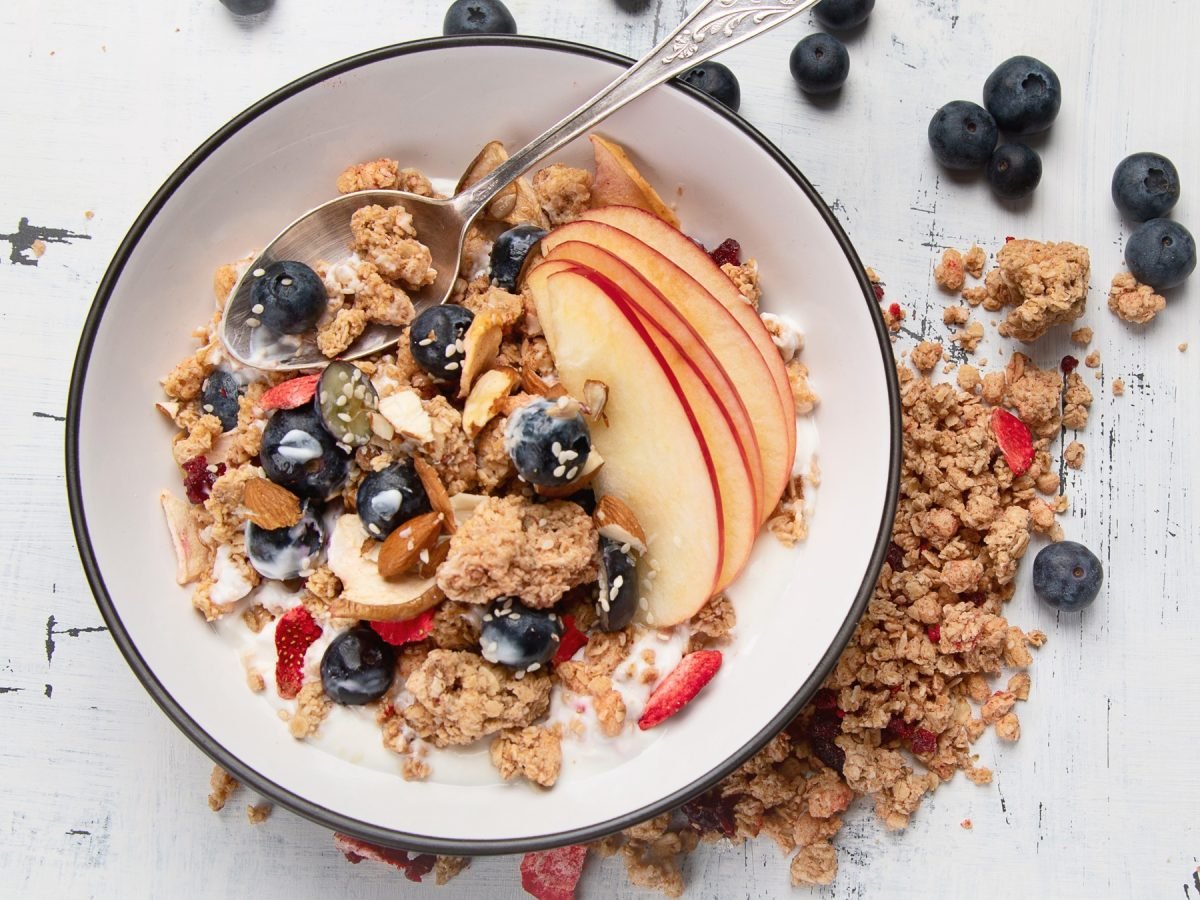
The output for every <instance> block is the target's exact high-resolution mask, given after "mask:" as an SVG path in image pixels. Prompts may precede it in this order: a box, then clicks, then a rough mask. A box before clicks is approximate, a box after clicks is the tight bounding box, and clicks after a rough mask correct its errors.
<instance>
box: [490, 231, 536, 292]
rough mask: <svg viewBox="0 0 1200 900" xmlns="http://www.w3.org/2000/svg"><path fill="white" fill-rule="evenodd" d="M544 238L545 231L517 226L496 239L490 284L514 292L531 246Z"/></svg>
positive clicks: (493, 246)
mask: <svg viewBox="0 0 1200 900" xmlns="http://www.w3.org/2000/svg"><path fill="white" fill-rule="evenodd" d="M545 236H546V232H545V229H542V228H538V227H537V226H536V225H518V226H517V227H516V228H510V229H508V231H506V232H504V233H503V234H501V235H500V236H499V237H498V238H496V241H495V243H493V244H492V283H493V284H494V285H496V287H498V288H501V289H503V290H506V291H512V292H515V291H516V290H517V279H518V278H519V277H520V275H521V267H522V266H523V265H525V257H527V256H528V255H529V251H530V250H532V249H533V245H534V244H536V243H537V242H538V241H540V240H541V239H542V238H543V237H545Z"/></svg>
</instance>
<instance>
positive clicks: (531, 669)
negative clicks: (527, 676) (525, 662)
mask: <svg viewBox="0 0 1200 900" xmlns="http://www.w3.org/2000/svg"><path fill="white" fill-rule="evenodd" d="M541 667H542V664H541V663H534V664H533V665H531V666H530V667H529V668H528V669H526V670H525V671H526V672H536V671H537V670H538V669H540V668H541Z"/></svg>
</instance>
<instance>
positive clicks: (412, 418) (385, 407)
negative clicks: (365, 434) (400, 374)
mask: <svg viewBox="0 0 1200 900" xmlns="http://www.w3.org/2000/svg"><path fill="white" fill-rule="evenodd" d="M379 412H380V413H382V415H383V417H384V418H385V419H387V420H388V422H389V423H390V424H391V426H392V427H393V428H394V429H396V433H398V434H400V435H401V436H403V437H406V438H409V439H410V440H414V441H416V442H417V443H418V444H428V443H429V442H430V441H432V440H433V420H432V419H431V418H430V417H429V413H428V412H426V410H425V405H424V404H423V403H422V402H421V395H420V394H418V393H417V392H416V391H414V390H403V391H397V392H396V393H394V394H390V395H388V396H387V397H384V398H383V399H382V400H380V401H379Z"/></svg>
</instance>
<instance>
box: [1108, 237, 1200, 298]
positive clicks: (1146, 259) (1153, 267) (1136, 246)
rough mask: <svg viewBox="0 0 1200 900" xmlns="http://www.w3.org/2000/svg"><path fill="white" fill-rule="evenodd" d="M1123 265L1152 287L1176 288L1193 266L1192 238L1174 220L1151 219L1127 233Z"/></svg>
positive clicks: (1161, 288) (1193, 249) (1194, 257)
mask: <svg viewBox="0 0 1200 900" xmlns="http://www.w3.org/2000/svg"><path fill="white" fill-rule="evenodd" d="M1125 265H1127V266H1129V271H1130V272H1132V273H1133V277H1134V278H1136V279H1137V280H1138V281H1140V282H1141V283H1142V284H1148V285H1150V286H1151V287H1152V288H1154V289H1155V290H1159V291H1163V290H1166V289H1167V288H1173V287H1178V286H1179V285H1181V284H1183V282H1184V281H1185V280H1186V279H1187V277H1188V276H1189V275H1191V274H1192V272H1193V271H1194V270H1195V268H1196V241H1195V239H1194V238H1193V237H1192V233H1191V232H1190V231H1188V230H1187V229H1186V228H1184V227H1183V226H1182V225H1180V224H1179V223H1178V222H1173V221H1171V220H1170V219H1151V220H1150V221H1149V222H1143V223H1142V224H1141V225H1139V226H1138V227H1137V229H1136V230H1135V231H1134V232H1133V234H1131V235H1130V236H1129V241H1128V242H1127V243H1126V244H1125Z"/></svg>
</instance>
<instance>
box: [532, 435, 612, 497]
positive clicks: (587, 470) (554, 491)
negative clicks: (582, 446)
mask: <svg viewBox="0 0 1200 900" xmlns="http://www.w3.org/2000/svg"><path fill="white" fill-rule="evenodd" d="M602 465H604V459H603V458H602V457H601V456H600V454H599V453H597V452H596V448H595V447H593V448H592V452H591V453H589V454H588V458H587V462H585V463H584V464H583V471H582V472H580V473H579V477H578V478H576V479H575V480H574V481H572V482H570V483H569V484H560V485H557V486H545V485H540V484H537V485H534V487H533V489H534V491H536V492H537V494H538V495H539V496H541V497H552V498H559V497H570V496H571V495H572V494H574V493H575V492H576V491H582V490H583V489H584V488H585V487H587V486H588V485H589V484H591V483H592V479H593V478H595V477H596V474H597V473H598V472H599V471H600V467H601V466H602Z"/></svg>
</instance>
